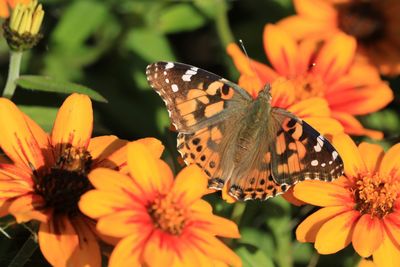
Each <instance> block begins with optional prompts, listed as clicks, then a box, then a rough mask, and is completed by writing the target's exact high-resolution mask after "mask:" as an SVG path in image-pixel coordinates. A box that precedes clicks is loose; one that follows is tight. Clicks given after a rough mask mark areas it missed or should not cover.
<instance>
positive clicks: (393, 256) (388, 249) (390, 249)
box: [373, 231, 400, 267]
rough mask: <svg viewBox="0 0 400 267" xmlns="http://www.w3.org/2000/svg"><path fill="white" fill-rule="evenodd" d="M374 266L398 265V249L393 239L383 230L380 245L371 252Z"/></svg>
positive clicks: (399, 258)
mask: <svg viewBox="0 0 400 267" xmlns="http://www.w3.org/2000/svg"><path fill="white" fill-rule="evenodd" d="M373 258H374V263H375V264H376V266H385V267H398V266H399V265H400V250H399V248H398V247H397V246H396V245H395V244H394V243H393V240H392V239H391V238H390V237H389V236H388V235H387V234H386V231H385V232H384V236H383V242H382V244H381V246H380V247H379V248H378V249H377V250H376V251H375V252H374V254H373Z"/></svg>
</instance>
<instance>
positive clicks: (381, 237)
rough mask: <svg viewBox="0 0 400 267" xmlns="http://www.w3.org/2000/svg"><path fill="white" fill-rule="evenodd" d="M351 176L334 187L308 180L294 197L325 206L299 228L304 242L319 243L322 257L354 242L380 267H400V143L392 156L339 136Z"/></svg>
mask: <svg viewBox="0 0 400 267" xmlns="http://www.w3.org/2000/svg"><path fill="white" fill-rule="evenodd" d="M333 145H334V146H335V148H336V149H337V150H338V151H339V154H340V155H341V157H342V159H343V162H344V170H345V174H344V176H342V177H341V178H339V180H337V181H334V182H332V183H324V182H319V181H305V182H302V183H299V184H298V185H296V187H295V188H294V196H295V197H297V198H298V199H300V200H302V201H305V202H307V203H310V204H312V205H316V206H320V207H323V208H321V209H320V210H318V211H317V212H315V213H313V214H312V215H310V216H309V217H308V218H306V219H305V220H304V221H303V222H302V223H301V224H300V225H299V227H298V228H297V231H296V236H297V239H298V240H299V241H300V242H315V248H316V249H317V251H318V253H320V254H331V253H335V252H337V251H339V250H341V249H343V248H345V247H346V246H347V245H349V244H350V243H352V244H353V247H354V249H355V251H356V252H357V253H358V254H359V255H361V256H362V257H364V258H367V257H370V256H372V257H373V261H374V263H375V264H376V266H385V267H390V266H393V267H397V266H400V243H399V242H400V241H399V240H400V194H399V193H400V161H399V158H400V143H399V144H397V145H394V146H393V147H392V148H390V149H389V150H388V151H387V152H386V153H385V152H384V151H383V149H382V148H381V147H380V146H379V145H375V144H369V143H361V144H360V145H359V146H358V147H357V146H356V145H355V144H354V142H353V141H352V140H351V139H350V137H349V136H347V135H344V134H341V135H336V136H334V137H333Z"/></svg>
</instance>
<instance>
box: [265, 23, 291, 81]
mask: <svg viewBox="0 0 400 267" xmlns="http://www.w3.org/2000/svg"><path fill="white" fill-rule="evenodd" d="M263 39H264V50H265V53H266V54H267V57H268V59H269V61H270V62H271V64H272V66H273V67H274V69H275V70H276V71H277V72H278V73H279V74H280V75H282V76H286V77H290V76H294V75H295V74H297V72H296V71H297V70H296V66H297V65H298V64H297V62H298V56H299V55H298V47H297V44H296V42H295V40H294V39H293V37H291V36H290V35H289V34H288V33H286V32H285V31H284V30H283V29H281V28H279V27H278V26H276V25H273V24H267V25H266V26H265V28H264V34H263Z"/></svg>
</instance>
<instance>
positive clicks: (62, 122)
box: [0, 94, 126, 266]
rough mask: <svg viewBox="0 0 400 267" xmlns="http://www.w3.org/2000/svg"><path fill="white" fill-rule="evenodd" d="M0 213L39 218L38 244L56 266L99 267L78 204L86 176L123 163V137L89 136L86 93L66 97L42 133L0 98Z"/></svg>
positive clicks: (89, 227)
mask: <svg viewBox="0 0 400 267" xmlns="http://www.w3.org/2000/svg"><path fill="white" fill-rule="evenodd" d="M0 125H1V128H2V130H1V131H0V146H1V149H2V150H3V151H4V153H5V154H6V155H7V156H8V158H9V159H11V161H12V162H11V163H10V162H6V161H5V160H1V161H0V199H1V200H2V201H1V202H0V215H1V216H4V215H7V214H11V215H13V216H15V218H16V220H17V222H19V223H21V222H26V221H30V220H37V221H40V227H39V233H38V237H39V245H40V249H41V251H42V253H43V255H44V256H45V258H46V259H47V260H48V261H49V262H50V263H51V264H52V265H55V266H66V265H69V266H83V265H85V264H87V265H90V266H100V265H101V256H100V249H99V245H98V243H97V240H96V236H95V234H94V233H95V231H94V230H95V229H94V228H95V223H94V221H93V220H91V219H90V218H88V217H86V216H84V215H83V214H82V213H81V212H80V211H79V208H78V205H77V204H78V203H77V202H78V200H79V198H80V196H81V195H82V194H83V193H84V192H86V191H87V190H89V189H91V188H92V185H91V184H90V182H89V180H88V179H87V174H88V172H89V171H90V170H92V169H95V168H98V167H106V168H111V169H116V170H122V169H124V167H126V152H125V148H124V146H125V144H126V141H123V140H119V139H118V138H116V137H115V136H101V137H96V138H91V135H92V128H93V111H92V106H91V101H90V99H89V97H87V96H86V95H80V94H73V95H71V96H69V97H68V98H67V99H66V100H65V102H64V104H63V105H62V106H61V108H60V109H59V111H58V114H57V117H56V120H55V123H54V127H53V130H52V132H51V134H50V135H48V134H46V133H45V132H44V131H43V130H42V129H41V128H40V127H39V126H38V125H37V124H36V123H35V122H34V121H33V120H31V119H30V118H29V117H27V116H26V115H25V114H24V113H22V112H21V111H20V110H19V109H18V108H17V106H15V105H14V104H13V103H12V102H11V101H10V100H8V99H5V98H0Z"/></svg>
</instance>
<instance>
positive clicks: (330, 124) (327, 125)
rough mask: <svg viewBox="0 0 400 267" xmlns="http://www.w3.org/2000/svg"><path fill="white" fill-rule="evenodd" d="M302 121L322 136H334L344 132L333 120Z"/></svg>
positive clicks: (314, 118) (315, 118) (325, 118)
mask: <svg viewBox="0 0 400 267" xmlns="http://www.w3.org/2000/svg"><path fill="white" fill-rule="evenodd" d="M304 120H305V121H306V122H307V123H308V124H310V125H311V126H312V127H313V128H314V129H316V130H317V131H318V132H320V133H321V134H322V135H336V134H340V133H343V131H344V128H343V126H342V124H340V122H338V121H337V120H336V119H333V118H329V117H307V118H304Z"/></svg>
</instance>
